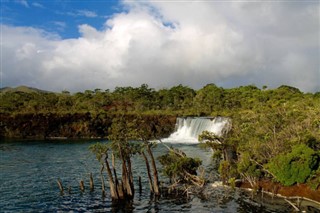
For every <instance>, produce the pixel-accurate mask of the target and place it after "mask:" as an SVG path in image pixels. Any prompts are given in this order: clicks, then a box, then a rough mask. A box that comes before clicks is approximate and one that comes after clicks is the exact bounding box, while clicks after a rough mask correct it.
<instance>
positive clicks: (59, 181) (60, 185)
mask: <svg viewBox="0 0 320 213" xmlns="http://www.w3.org/2000/svg"><path fill="white" fill-rule="evenodd" d="M57 183H58V186H59V189H60V193H61V194H63V186H62V182H61V180H60V178H59V179H58V180H57Z"/></svg>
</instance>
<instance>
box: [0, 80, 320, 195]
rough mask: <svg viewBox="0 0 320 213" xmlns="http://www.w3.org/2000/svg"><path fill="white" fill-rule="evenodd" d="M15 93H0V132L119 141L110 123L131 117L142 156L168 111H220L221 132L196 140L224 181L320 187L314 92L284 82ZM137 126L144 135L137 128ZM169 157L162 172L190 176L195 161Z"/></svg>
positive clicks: (169, 119) (164, 130)
mask: <svg viewBox="0 0 320 213" xmlns="http://www.w3.org/2000/svg"><path fill="white" fill-rule="evenodd" d="M23 90H24V91H22V90H21V89H19V90H12V89H11V90H10V89H8V88H7V89H4V90H1V91H0V98H1V101H0V121H1V122H0V136H2V137H14V136H18V137H29V136H39V135H40V136H41V137H53V136H66V137H103V138H107V137H111V135H117V137H119V139H121V141H122V142H123V141H126V140H127V139H125V140H124V139H123V138H120V137H128V136H127V135H126V134H125V133H123V132H122V130H121V128H122V127H121V128H120V127H119V128H120V129H119V128H118V127H117V128H116V127H114V126H112V125H114V124H113V123H114V122H115V121H116V120H117V119H118V120H119V119H122V118H123V119H124V120H126V122H129V123H130V122H133V121H134V120H136V119H138V120H140V122H138V123H139V125H135V128H136V130H135V132H134V134H136V136H139V137H140V138H141V135H145V136H146V137H145V138H147V139H145V140H144V139H143V138H142V141H145V146H144V147H145V149H142V148H141V150H143V151H139V152H138V154H140V155H141V156H142V157H143V155H144V153H148V146H149V148H150V146H151V144H149V143H148V142H147V141H148V139H149V138H158V137H163V136H165V135H168V134H169V133H170V132H172V131H173V128H174V122H175V118H176V116H188V115H193V116H205V115H208V116H217V115H220V116H225V117H229V118H230V119H231V123H232V126H231V129H230V131H229V132H228V134H225V135H223V136H222V137H216V136H214V135H212V134H210V133H204V134H203V136H202V138H200V139H201V140H203V142H204V144H206V146H207V147H210V148H212V149H214V150H215V155H216V156H217V157H219V158H222V159H221V162H220V169H219V170H220V172H221V177H222V179H223V180H224V182H226V183H227V182H228V181H229V182H230V180H234V179H237V178H242V179H245V180H247V181H248V182H249V183H251V185H252V186H253V187H254V186H256V184H257V183H258V181H259V180H263V179H268V180H273V181H276V182H280V183H281V184H283V185H292V184H297V183H307V184H309V185H310V186H312V187H313V188H314V189H315V188H317V187H319V185H320V178H319V177H320V175H319V174H320V166H319V158H320V157H319V156H320V95H319V94H320V92H316V93H314V94H312V93H303V92H301V91H299V90H298V89H297V88H294V87H290V86H286V85H284V86H280V87H279V88H276V89H268V88H267V87H266V86H264V87H263V89H260V88H258V87H256V86H254V85H248V86H241V87H238V88H230V89H225V88H221V87H218V86H216V85H214V84H208V85H206V86H205V87H203V88H201V89H199V90H193V89H192V88H189V87H187V86H183V85H178V86H174V87H172V88H168V89H166V88H164V89H160V90H155V89H153V88H149V86H148V85H146V84H143V85H141V86H140V87H137V88H134V87H117V88H115V89H114V91H110V90H105V91H102V90H100V89H95V90H93V91H91V90H86V91H84V92H78V93H75V94H71V93H70V92H68V91H63V92H61V93H50V92H45V91H41V90H26V89H25V88H24V89H23ZM119 122H120V121H119ZM119 122H118V121H117V123H119ZM120 123H121V122H120ZM144 129H146V130H148V132H149V133H148V134H146V133H143V132H141V130H144ZM128 138H130V137H128ZM113 139H114V138H113ZM115 141H116V140H115ZM122 142H121V143H122ZM119 143H120V142H119ZM119 151H120V150H119ZM122 152H123V153H122V155H127V154H128V155H130V153H124V151H122ZM120 156H121V155H120ZM150 157H151V156H150ZM176 157H177V156H176V155H174V154H172V153H170V152H169V153H168V154H167V155H166V157H163V158H162V159H160V161H162V162H166V161H168V159H173V160H172V161H170V163H172V164H168V163H165V165H164V168H165V173H167V175H168V176H169V177H174V174H175V175H176V177H179V175H178V174H179V172H180V171H181V168H187V170H189V169H190V171H189V172H190V174H191V173H193V171H192V170H194V169H196V168H197V167H198V166H199V165H198V163H199V162H197V161H194V162H193V161H192V160H191V161H192V162H191V161H190V159H188V158H186V159H182V160H181V159H180V160H181V162H179V163H178V162H176V161H174V158H176ZM150 159H151V158H150ZM193 160H194V159H193ZM185 163H186V164H190V166H191V168H188V166H187V165H186V164H185ZM166 166H167V167H166ZM180 174H181V173H180ZM181 177H183V176H181V175H180V178H181Z"/></svg>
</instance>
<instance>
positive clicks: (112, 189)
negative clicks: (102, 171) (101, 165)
mask: <svg viewBox="0 0 320 213" xmlns="http://www.w3.org/2000/svg"><path fill="white" fill-rule="evenodd" d="M105 163H106V166H107V173H108V176H109V185H110V193H111V198H112V199H115V200H118V199H119V196H118V192H117V188H116V187H115V184H114V181H113V176H112V172H111V169H110V165H109V162H108V160H107V159H105Z"/></svg>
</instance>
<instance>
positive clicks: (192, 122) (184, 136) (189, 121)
mask: <svg viewBox="0 0 320 213" xmlns="http://www.w3.org/2000/svg"><path fill="white" fill-rule="evenodd" d="M229 121H230V119H229V118H225V117H215V118H212V117H186V118H177V121H176V130H175V132H174V133H172V134H171V135H170V136H169V137H168V138H166V139H163V141H164V142H171V143H199V141H198V136H199V135H200V134H201V133H202V132H203V131H209V132H213V133H214V134H216V135H218V136H221V134H222V131H223V130H224V129H225V128H226V127H227V126H228V125H229Z"/></svg>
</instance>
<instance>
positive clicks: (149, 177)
mask: <svg viewBox="0 0 320 213" xmlns="http://www.w3.org/2000/svg"><path fill="white" fill-rule="evenodd" d="M141 155H142V156H143V158H144V161H145V162H146V167H147V174H148V179H149V186H150V190H151V192H152V193H154V190H153V183H152V179H151V174H150V165H149V162H148V158H147V156H146V154H145V153H144V152H141Z"/></svg>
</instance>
